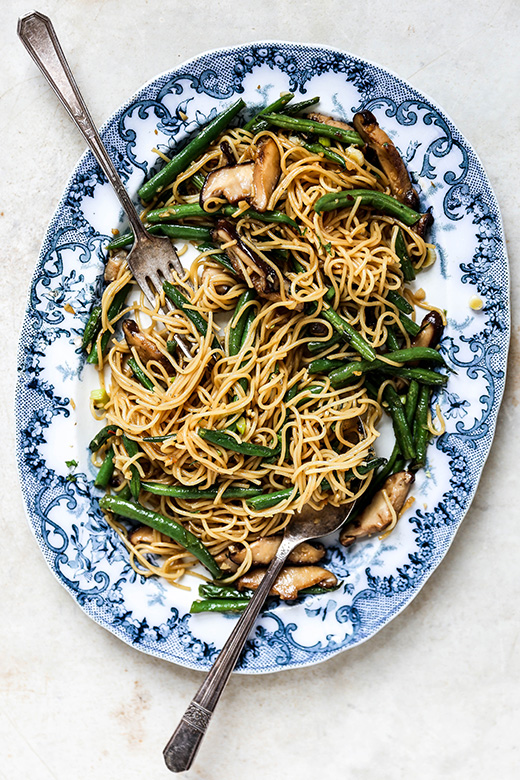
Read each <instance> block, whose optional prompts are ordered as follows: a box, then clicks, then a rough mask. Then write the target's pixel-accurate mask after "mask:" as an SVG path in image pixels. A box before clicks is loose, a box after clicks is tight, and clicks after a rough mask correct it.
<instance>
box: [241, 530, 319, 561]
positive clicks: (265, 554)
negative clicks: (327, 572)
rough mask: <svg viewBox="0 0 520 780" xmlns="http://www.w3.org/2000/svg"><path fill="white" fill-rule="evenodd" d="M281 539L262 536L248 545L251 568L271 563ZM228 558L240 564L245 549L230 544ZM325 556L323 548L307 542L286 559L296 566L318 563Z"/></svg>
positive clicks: (244, 555) (278, 536) (243, 557)
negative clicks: (250, 555)
mask: <svg viewBox="0 0 520 780" xmlns="http://www.w3.org/2000/svg"><path fill="white" fill-rule="evenodd" d="M281 541H282V537H281V536H280V535H276V536H262V537H261V538H260V539H257V540H256V541H254V542H252V543H251V544H250V548H251V554H252V560H251V564H252V565H253V566H255V565H257V564H264V565H265V564H267V563H271V561H272V560H273V558H274V556H275V555H276V551H277V550H278V548H279V546H280V543H281ZM228 555H229V558H230V559H231V560H232V561H233V562H234V563H236V564H241V563H242V562H243V561H244V559H245V557H246V549H245V547H243V546H242V545H238V544H231V545H230V546H229V547H228ZM324 555H325V550H324V548H323V546H322V545H321V544H320V545H312V544H309V542H303V543H302V544H299V545H298V547H296V548H295V549H294V550H293V551H292V553H291V554H290V555H289V557H288V559H287V560H288V561H289V562H290V563H297V564H311V563H318V561H321V559H322V558H323V556H324Z"/></svg>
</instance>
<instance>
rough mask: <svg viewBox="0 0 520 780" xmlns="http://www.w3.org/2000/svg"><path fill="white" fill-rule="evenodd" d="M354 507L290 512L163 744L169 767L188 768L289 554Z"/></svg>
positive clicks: (337, 524)
mask: <svg viewBox="0 0 520 780" xmlns="http://www.w3.org/2000/svg"><path fill="white" fill-rule="evenodd" d="M353 508H354V503H353V502H352V503H350V504H347V505H343V506H339V507H336V506H328V507H325V509H322V510H316V509H312V508H310V507H305V509H303V510H302V511H301V512H297V513H296V514H295V515H294V516H293V518H292V520H291V522H290V523H289V525H288V526H287V528H286V529H285V533H284V536H283V539H282V542H281V544H280V547H279V548H278V550H277V552H276V555H275V557H274V558H273V560H272V561H271V564H270V565H269V568H268V569H267V572H266V573H265V575H264V577H263V579H262V581H261V582H260V585H259V586H258V588H257V590H256V591H255V593H254V595H253V598H252V599H251V601H250V602H249V604H248V606H247V609H246V610H245V612H244V614H243V615H242V616H241V618H240V620H239V621H238V623H237V624H236V626H235V628H234V629H233V631H232V633H231V635H230V636H229V638H228V640H227V642H226V643H225V645H224V647H223V648H222V650H221V651H220V653H219V656H218V658H217V660H216V661H215V663H214V664H213V667H212V668H211V671H210V672H209V673H208V676H207V677H206V679H205V680H204V682H203V683H202V685H201V686H200V688H199V690H198V691H197V693H196V694H195V696H194V697H193V699H192V700H191V703H190V704H189V706H188V709H187V710H186V712H185V713H184V715H183V716H182V719H181V721H180V723H179V725H178V726H177V728H176V729H175V731H174V732H173V734H172V736H171V738H170V740H169V742H168V744H167V745H166V747H165V748H164V752H163V754H164V760H165V762H166V766H167V767H168V769H170V771H172V772H185V771H186V770H188V769H189V768H190V766H191V764H192V762H193V759H194V758H195V754H196V753H197V750H198V748H199V745H200V743H201V742H202V738H203V736H204V734H205V733H206V729H207V727H208V724H209V721H210V719H211V716H212V714H213V712H214V710H215V707H216V706H217V704H218V701H219V699H220V696H221V695H222V692H223V690H224V688H225V686H226V683H227V681H228V680H229V678H230V676H231V672H232V671H233V669H234V668H235V665H236V662H237V661H238V657H239V655H240V653H241V652H242V648H243V647H244V645H245V642H246V639H247V637H248V636H249V633H250V631H251V629H252V628H253V625H254V623H255V620H256V618H257V617H258V614H259V612H260V610H261V608H262V605H263V603H264V601H265V600H266V598H267V596H268V595H269V591H270V590H271V587H272V585H273V583H274V581H275V580H276V578H277V576H278V574H279V573H280V571H281V569H282V567H283V565H284V563H285V561H286V560H287V557H288V555H289V554H290V553H291V552H292V550H294V548H295V547H297V546H298V545H299V544H301V543H302V542H308V541H310V540H311V539H317V538H319V537H322V536H328V535H329V534H332V533H334V532H335V531H337V530H338V529H339V528H340V527H341V526H342V525H343V523H345V522H346V520H347V519H348V517H349V515H350V513H351V512H352V509H353Z"/></svg>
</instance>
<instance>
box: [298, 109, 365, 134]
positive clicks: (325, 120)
mask: <svg viewBox="0 0 520 780" xmlns="http://www.w3.org/2000/svg"><path fill="white" fill-rule="evenodd" d="M305 119H311V120H312V121H313V122H321V124H322V125H330V126H331V127H341V128H342V130H353V129H354V128H353V127H352V125H349V124H347V122H342V121H341V119H334V117H332V116H328V114H320V113H319V112H318V111H311V112H310V113H309V114H305Z"/></svg>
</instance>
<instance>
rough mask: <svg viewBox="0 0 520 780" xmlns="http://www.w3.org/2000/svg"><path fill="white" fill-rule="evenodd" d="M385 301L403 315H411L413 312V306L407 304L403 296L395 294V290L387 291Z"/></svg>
mask: <svg viewBox="0 0 520 780" xmlns="http://www.w3.org/2000/svg"><path fill="white" fill-rule="evenodd" d="M386 300H387V301H388V302H389V303H392V304H393V305H394V306H396V307H397V308H398V309H399V311H402V312H404V313H405V314H411V313H412V312H413V306H412V305H411V304H409V303H408V301H407V300H406V298H403V296H402V295H399V293H397V292H396V291H395V290H388V292H387V294H386Z"/></svg>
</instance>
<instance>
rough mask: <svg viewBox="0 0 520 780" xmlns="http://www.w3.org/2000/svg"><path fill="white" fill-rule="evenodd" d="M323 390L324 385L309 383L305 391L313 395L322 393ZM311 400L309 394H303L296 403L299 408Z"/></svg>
mask: <svg viewBox="0 0 520 780" xmlns="http://www.w3.org/2000/svg"><path fill="white" fill-rule="evenodd" d="M322 390H323V385H308V387H306V388H305V393H311V395H320V394H321V392H322ZM308 400H309V397H308V395H303V396H302V397H301V398H300V399H299V400H298V401H297V402H296V403H295V404H294V405H295V407H296V408H297V409H299V408H300V406H302V405H303V404H304V403H306V402H307V401H308Z"/></svg>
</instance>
